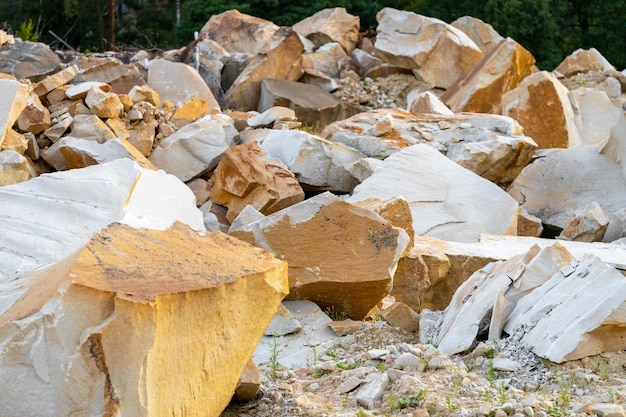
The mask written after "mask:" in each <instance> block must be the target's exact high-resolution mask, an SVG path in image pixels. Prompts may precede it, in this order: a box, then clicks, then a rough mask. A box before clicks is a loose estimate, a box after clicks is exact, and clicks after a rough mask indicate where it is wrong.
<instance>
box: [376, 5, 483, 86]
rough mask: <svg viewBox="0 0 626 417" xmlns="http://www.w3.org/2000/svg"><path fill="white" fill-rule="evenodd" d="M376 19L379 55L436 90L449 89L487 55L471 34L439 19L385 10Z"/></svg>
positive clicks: (386, 8)
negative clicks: (413, 74) (410, 72)
mask: <svg viewBox="0 0 626 417" xmlns="http://www.w3.org/2000/svg"><path fill="white" fill-rule="evenodd" d="M376 20H377V21H378V26H377V28H376V30H377V36H376V45H375V48H376V51H377V53H378V54H379V55H380V56H381V57H383V59H384V60H385V61H387V62H389V63H391V64H393V65H396V66H399V67H403V68H408V69H412V70H413V72H414V73H415V75H416V76H417V77H418V78H420V79H422V80H424V81H425V82H426V83H428V84H430V85H431V86H433V87H439V88H444V89H445V88H449V87H450V86H451V85H453V84H454V83H455V82H456V81H457V80H458V79H459V78H461V77H462V76H463V75H464V74H465V73H466V72H467V71H469V70H470V69H472V68H473V67H474V65H476V64H477V63H478V61H480V59H481V58H482V56H483V53H482V52H481V51H480V49H479V48H478V47H477V46H476V44H475V43H474V42H473V41H472V40H471V39H470V38H469V37H468V36H467V35H465V34H464V33H463V32H461V31H460V30H458V29H456V28H454V27H452V26H450V25H448V24H446V23H444V22H443V21H441V20H439V19H435V18H430V17H425V16H421V15H418V14H415V13H412V12H405V11H400V10H396V9H392V8H389V7H385V8H384V9H382V10H381V11H380V12H378V14H377V15H376Z"/></svg>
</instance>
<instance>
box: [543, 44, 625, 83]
mask: <svg viewBox="0 0 626 417" xmlns="http://www.w3.org/2000/svg"><path fill="white" fill-rule="evenodd" d="M611 69H612V70H615V67H614V66H613V65H611V63H610V62H609V61H607V59H606V58H605V57H603V56H602V54H601V53H600V52H598V50H597V49H596V48H590V49H577V50H576V51H574V52H573V53H572V54H571V55H569V56H567V57H566V58H565V59H564V60H563V62H561V63H560V64H559V66H557V67H556V68H555V71H556V72H558V73H559V74H563V75H564V76H566V77H571V76H572V75H575V74H578V73H579V72H588V71H606V70H611Z"/></svg>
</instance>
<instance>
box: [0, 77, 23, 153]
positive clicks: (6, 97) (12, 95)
mask: <svg viewBox="0 0 626 417" xmlns="http://www.w3.org/2000/svg"><path fill="white" fill-rule="evenodd" d="M0 97H2V100H1V101H0V145H2V141H3V140H4V137H5V135H6V134H7V131H8V130H10V129H11V128H12V127H13V124H14V123H15V121H16V120H17V118H18V117H19V116H20V114H21V113H22V111H23V110H24V108H25V107H26V105H27V104H28V98H29V97H30V86H29V85H28V84H26V83H22V82H19V81H17V80H15V79H14V78H13V77H11V76H8V75H6V74H0Z"/></svg>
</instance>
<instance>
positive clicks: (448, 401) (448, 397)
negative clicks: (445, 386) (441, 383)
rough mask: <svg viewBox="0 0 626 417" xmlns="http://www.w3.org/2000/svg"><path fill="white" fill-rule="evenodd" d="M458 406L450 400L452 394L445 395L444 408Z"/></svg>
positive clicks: (448, 408)
mask: <svg viewBox="0 0 626 417" xmlns="http://www.w3.org/2000/svg"><path fill="white" fill-rule="evenodd" d="M457 408H459V406H458V405H457V404H455V403H454V401H452V396H451V395H450V394H447V395H446V410H456V409H457Z"/></svg>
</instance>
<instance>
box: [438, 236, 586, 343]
mask: <svg viewBox="0 0 626 417" xmlns="http://www.w3.org/2000/svg"><path fill="white" fill-rule="evenodd" d="M574 262H575V259H574V258H573V257H572V256H571V255H570V254H569V252H568V251H567V250H566V249H565V248H564V247H562V246H561V245H559V244H558V243H556V244H555V245H554V246H552V247H548V248H545V249H540V248H539V247H533V248H531V249H530V251H529V252H528V253H526V254H525V255H518V256H515V257H513V258H511V259H509V260H507V261H504V262H494V263H490V264H489V265H487V266H485V267H484V268H482V269H480V270H479V271H477V272H476V273H474V274H472V276H471V277H469V278H468V279H467V281H465V282H464V283H463V284H462V285H461V286H460V287H459V288H458V290H457V291H456V292H455V294H454V297H453V298H452V301H451V302H450V304H449V306H448V307H447V308H446V310H445V311H444V313H443V319H442V322H441V325H440V326H439V328H438V330H439V333H438V335H437V343H438V344H439V350H441V351H442V352H444V353H446V354H453V353H460V352H463V351H466V350H468V349H469V348H470V347H471V346H472V344H473V343H474V341H475V340H476V337H477V335H478V334H479V333H485V332H486V331H487V330H489V338H490V339H499V338H500V333H501V330H502V328H503V327H504V324H505V323H506V321H507V318H508V316H509V314H511V312H512V311H513V308H514V307H515V305H516V304H517V303H518V302H519V301H520V299H522V298H523V297H524V296H525V295H527V294H528V293H530V292H531V291H532V290H533V289H535V288H537V287H539V286H541V285H542V284H544V283H545V282H546V281H547V280H549V279H550V278H551V277H552V276H553V275H554V274H556V273H558V272H559V271H560V270H561V269H563V268H566V267H571V266H572V265H573V264H574Z"/></svg>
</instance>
